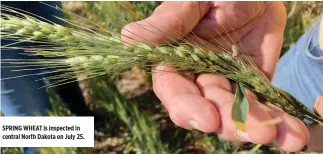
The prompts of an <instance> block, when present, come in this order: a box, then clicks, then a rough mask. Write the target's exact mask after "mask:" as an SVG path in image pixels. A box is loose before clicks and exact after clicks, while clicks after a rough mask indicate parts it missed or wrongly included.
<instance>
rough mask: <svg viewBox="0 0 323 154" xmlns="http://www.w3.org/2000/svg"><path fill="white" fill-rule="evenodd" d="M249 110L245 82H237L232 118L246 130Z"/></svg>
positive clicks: (239, 127) (242, 129) (239, 126)
mask: <svg viewBox="0 0 323 154" xmlns="http://www.w3.org/2000/svg"><path fill="white" fill-rule="evenodd" d="M248 112H249V102H248V99H247V97H246V95H245V88H244V86H243V84H241V83H238V84H237V90H236V95H235V99H234V103H233V106H232V111H231V116H232V120H233V122H234V123H235V125H236V126H237V128H238V129H239V130H241V131H246V127H245V123H246V121H247V116H248Z"/></svg>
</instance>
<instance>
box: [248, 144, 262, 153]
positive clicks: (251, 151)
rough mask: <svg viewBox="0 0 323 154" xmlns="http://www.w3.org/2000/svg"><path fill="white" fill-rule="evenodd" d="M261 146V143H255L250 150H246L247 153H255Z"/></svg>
mask: <svg viewBox="0 0 323 154" xmlns="http://www.w3.org/2000/svg"><path fill="white" fill-rule="evenodd" d="M261 146H262V144H257V145H255V146H254V147H253V148H252V149H251V150H249V151H248V153H247V154H255V153H256V152H257V150H258V149H259V148H260V147H261Z"/></svg>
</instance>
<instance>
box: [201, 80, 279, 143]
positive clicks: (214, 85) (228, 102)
mask: <svg viewBox="0 0 323 154" xmlns="http://www.w3.org/2000/svg"><path fill="white" fill-rule="evenodd" d="M196 83H197V84H198V85H199V88H200V90H201V91H203V96H204V97H205V98H207V99H208V100H210V101H211V102H212V103H213V104H214V105H215V106H216V107H217V110H218V112H219V114H220V116H221V117H220V118H221V128H220V130H219V131H218V134H219V135H220V136H221V137H222V138H224V139H226V140H229V141H240V139H242V140H249V141H251V142H254V143H259V144H267V143H271V142H272V141H273V140H274V139H275V137H276V134H277V131H276V128H275V126H265V127H261V128H258V129H252V130H250V131H248V132H247V133H246V134H244V136H240V137H241V138H240V139H239V138H238V137H237V136H236V131H237V128H236V126H235V125H234V123H233V121H232V119H231V108H232V104H233V101H234V94H232V92H231V87H230V83H229V81H228V80H227V79H225V78H224V77H223V76H219V75H211V74H208V75H200V76H198V77H197V79H196ZM247 119H248V120H247V124H246V125H247V126H248V125H254V124H257V123H260V122H263V121H268V120H271V119H272V117H271V116H270V115H269V114H268V113H267V112H266V111H265V110H264V109H263V108H260V107H259V103H258V104H257V105H256V101H250V109H249V115H248V118H247ZM240 134H241V133H240ZM259 134H266V135H259ZM243 138H244V139H243Z"/></svg>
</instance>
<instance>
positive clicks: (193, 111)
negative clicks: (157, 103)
mask: <svg viewBox="0 0 323 154" xmlns="http://www.w3.org/2000/svg"><path fill="white" fill-rule="evenodd" d="M171 70H172V68H170V67H165V66H158V67H156V68H155V69H154V70H153V71H154V73H153V90H154V92H155V93H156V95H157V97H158V98H159V99H160V100H161V101H162V103H163V104H164V105H165V107H166V108H167V110H168V111H169V115H170V118H171V119H172V121H173V122H174V123H175V124H176V125H178V126H181V127H183V128H186V129H198V130H201V131H204V132H215V131H216V130H217V129H218V128H219V123H220V122H219V114H218V111H217V109H216V108H215V107H214V106H213V105H212V103H210V102H209V101H208V100H207V99H205V98H203V97H202V96H201V94H200V92H199V89H198V88H197V87H196V85H195V84H194V80H193V78H192V77H191V76H190V77H184V76H181V75H179V74H177V73H172V72H171Z"/></svg>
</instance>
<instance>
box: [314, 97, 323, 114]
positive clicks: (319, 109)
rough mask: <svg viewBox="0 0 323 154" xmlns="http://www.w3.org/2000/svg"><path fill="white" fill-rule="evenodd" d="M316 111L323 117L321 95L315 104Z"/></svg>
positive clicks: (322, 98) (322, 99)
mask: <svg viewBox="0 0 323 154" xmlns="http://www.w3.org/2000/svg"><path fill="white" fill-rule="evenodd" d="M314 111H315V112H316V113H317V114H318V115H320V116H323V94H321V95H320V96H319V97H317V99H316V101H315V104H314Z"/></svg>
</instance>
